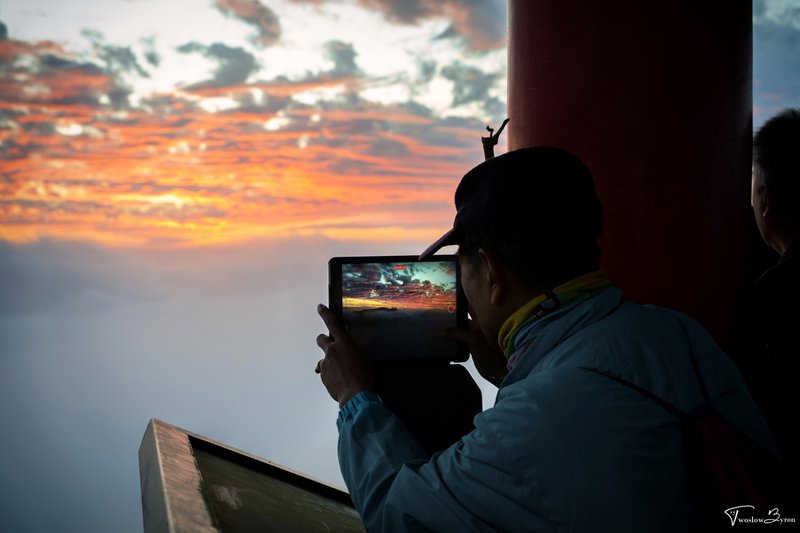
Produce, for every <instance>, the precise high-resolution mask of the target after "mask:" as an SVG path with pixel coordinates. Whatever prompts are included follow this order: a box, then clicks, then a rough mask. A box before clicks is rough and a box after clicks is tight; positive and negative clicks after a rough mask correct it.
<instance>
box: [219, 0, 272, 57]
mask: <svg viewBox="0 0 800 533" xmlns="http://www.w3.org/2000/svg"><path fill="white" fill-rule="evenodd" d="M216 7H217V9H219V10H220V11H221V12H222V13H224V14H225V15H227V16H231V17H234V18H237V19H239V20H242V21H244V22H246V23H247V24H249V25H251V26H253V27H255V28H256V31H257V32H258V38H257V39H256V41H257V42H258V43H259V44H261V45H263V46H270V45H273V44H275V43H277V42H278V40H279V39H280V36H281V24H280V20H278V16H277V15H276V14H275V12H274V11H272V10H271V9H270V8H268V7H267V6H265V5H264V4H262V3H261V2H259V1H258V0H216Z"/></svg>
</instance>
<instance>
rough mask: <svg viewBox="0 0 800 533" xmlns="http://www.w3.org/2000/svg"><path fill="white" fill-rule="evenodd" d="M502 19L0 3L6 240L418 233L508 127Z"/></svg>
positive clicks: (399, 12)
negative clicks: (488, 139)
mask: <svg viewBox="0 0 800 533" xmlns="http://www.w3.org/2000/svg"><path fill="white" fill-rule="evenodd" d="M78 5H80V6H81V7H80V8H79V9H77V10H76V6H78ZM90 6H91V7H90ZM465 7H467V8H468V9H464V8H465ZM504 13H505V8H504V2H502V1H498V0H495V1H485V0H479V1H473V2H466V3H465V2H456V1H447V2H435V3H423V2H400V1H397V2H390V1H378V0H362V1H359V2H345V1H337V2H325V1H319V0H292V1H289V0H286V1H283V2H281V1H273V2H267V3H260V2H259V1H258V0H182V1H177V0H176V1H155V0H139V1H126V0H104V1H102V2H100V1H97V2H88V3H85V2H81V3H76V2H69V1H65V2H54V1H52V0H38V1H37V0H33V1H29V0H25V1H12V2H5V3H4V4H3V10H2V12H0V17H1V18H0V20H2V22H3V23H4V24H5V32H4V33H5V37H6V39H5V40H4V41H2V42H0V60H1V61H2V62H3V65H4V69H3V71H2V72H1V73H0V94H2V98H1V99H0V113H1V114H0V117H2V118H1V119H0V141H1V142H2V144H0V154H2V165H3V175H4V180H3V182H2V183H1V184H0V187H1V188H0V191H1V192H2V204H0V222H2V226H1V227H0V238H3V239H5V240H7V241H10V242H13V243H25V242H31V241H35V240H37V239H42V238H54V239H59V240H62V239H71V240H91V241H95V242H100V243H103V244H110V245H134V246H141V245H168V246H185V245H207V244H214V243H230V242H237V241H242V240H248V239H252V238H257V237H270V238H290V237H293V236H298V235H299V236H316V235H319V236H325V237H330V238H334V239H346V240H352V239H359V240H368V241H369V240H377V239H381V240H394V241H397V240H409V239H414V240H416V239H420V240H425V239H428V238H430V237H432V236H433V235H434V234H435V233H436V232H437V231H439V230H440V229H441V228H442V227H443V226H445V225H446V224H447V222H448V217H449V216H450V213H449V205H450V203H451V199H452V188H453V184H454V180H456V179H458V177H460V174H461V173H463V169H464V168H466V167H468V166H471V165H473V164H475V163H476V162H478V161H479V160H480V157H481V153H482V152H481V144H480V136H481V135H482V134H484V133H485V132H484V130H483V128H484V127H485V125H486V124H488V123H493V124H495V125H496V124H498V123H499V122H501V121H502V119H503V118H504V117H505V115H504V113H505V104H504V101H505V61H506V58H505V48H504V45H505V14H504Z"/></svg>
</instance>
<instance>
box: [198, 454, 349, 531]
mask: <svg viewBox="0 0 800 533" xmlns="http://www.w3.org/2000/svg"><path fill="white" fill-rule="evenodd" d="M193 450H194V455H195V459H196V461H197V464H198V466H199V468H200V473H201V475H202V477H203V493H204V495H205V498H206V500H207V502H208V504H209V507H210V508H211V511H212V514H213V515H214V518H215V520H216V521H217V525H218V526H219V528H220V529H221V530H222V531H223V532H226V533H228V532H230V533H232V532H251V531H252V532H271V531H276V532H286V531H293V532H295V531H296V532H318V531H319V532H327V531H337V532H340V531H341V532H348V531H354V532H355V531H358V532H361V531H364V528H363V526H362V524H361V519H360V518H359V516H358V514H357V513H356V511H355V509H353V507H352V506H350V505H347V504H346V503H343V502H342V501H337V500H341V499H342V497H341V495H343V493H340V492H338V491H334V490H332V489H330V488H329V487H326V486H324V485H321V484H318V483H316V482H314V481H313V480H309V479H306V478H302V476H298V475H294V474H291V473H286V472H285V471H280V470H279V469H277V468H275V469H274V470H270V468H268V467H264V466H263V465H260V464H256V463H253V464H247V461H240V460H232V459H231V457H230V456H226V455H225V454H224V453H214V450H213V449H212V448H210V449H204V447H201V446H197V445H195V446H193ZM329 496H332V497H329ZM344 496H346V495H344Z"/></svg>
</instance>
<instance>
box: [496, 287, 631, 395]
mask: <svg viewBox="0 0 800 533" xmlns="http://www.w3.org/2000/svg"><path fill="white" fill-rule="evenodd" d="M621 304H622V291H621V290H620V289H618V288H617V287H615V286H613V285H609V286H608V287H606V288H605V289H602V290H600V291H599V292H598V293H597V294H595V295H594V296H592V297H591V298H589V299H587V300H582V301H579V302H577V303H574V304H572V305H567V306H564V307H563V308H560V309H557V310H555V311H553V312H552V313H551V314H548V315H545V316H544V317H542V318H541V319H539V320H536V321H533V322H531V323H529V324H526V325H525V326H523V328H522V329H521V330H520V331H519V333H518V334H517V337H516V342H515V350H514V353H513V354H512V355H511V357H510V358H509V361H513V362H514V366H513V368H512V369H511V371H510V372H509V373H508V375H507V376H506V378H505V379H504V380H503V383H502V384H501V386H506V385H510V384H511V383H514V382H516V381H519V380H520V379H523V378H524V377H526V376H528V375H529V374H531V373H532V372H533V371H534V369H535V367H536V366H537V365H538V364H539V362H540V361H541V360H542V358H543V357H544V356H545V355H547V354H548V353H550V352H551V351H552V350H553V348H555V347H556V346H557V345H558V344H559V343H561V342H562V341H563V340H565V339H566V338H567V337H569V336H571V335H573V334H574V333H577V332H578V331H580V330H581V329H583V328H585V327H587V326H589V325H591V324H594V323H595V322H597V321H599V320H601V319H602V318H604V317H606V316H608V315H609V314H611V313H612V312H614V311H615V310H616V309H617V308H618V307H619V306H620V305H621Z"/></svg>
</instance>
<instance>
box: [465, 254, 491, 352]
mask: <svg viewBox="0 0 800 533" xmlns="http://www.w3.org/2000/svg"><path fill="white" fill-rule="evenodd" d="M458 263H459V265H460V266H461V288H462V289H463V290H464V296H466V297H467V303H468V304H469V312H470V315H472V319H473V320H475V321H477V323H478V325H479V326H480V328H481V332H482V333H483V336H484V337H485V338H486V339H492V338H496V336H497V333H492V331H490V330H491V328H490V324H491V316H492V307H491V301H490V295H489V291H488V290H487V287H486V286H485V283H484V279H483V278H484V277H485V273H484V272H483V261H478V262H477V264H476V262H475V261H474V259H472V258H468V257H466V256H465V255H463V254H460V253H459V254H458Z"/></svg>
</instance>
